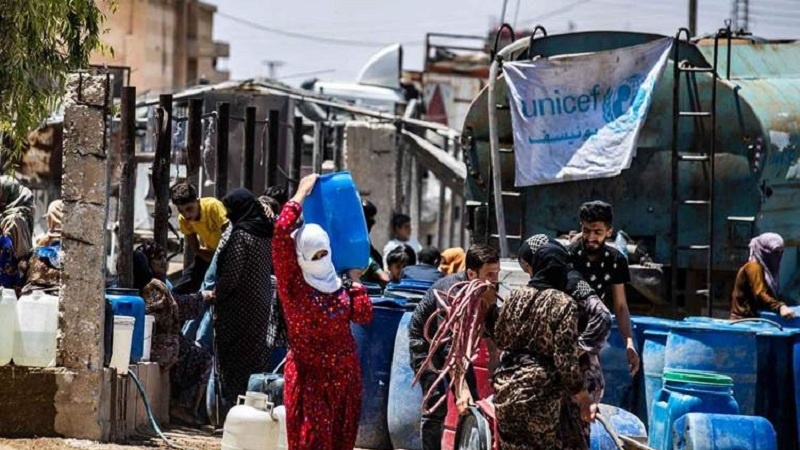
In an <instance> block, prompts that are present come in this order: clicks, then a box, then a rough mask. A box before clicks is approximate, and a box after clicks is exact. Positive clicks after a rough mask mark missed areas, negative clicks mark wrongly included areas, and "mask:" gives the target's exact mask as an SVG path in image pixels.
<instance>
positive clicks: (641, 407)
mask: <svg viewBox="0 0 800 450" xmlns="http://www.w3.org/2000/svg"><path fill="white" fill-rule="evenodd" d="M631 323H632V324H633V325H634V327H633V336H634V337H635V339H636V351H637V352H639V356H640V357H641V359H642V367H640V368H639V374H638V375H637V376H636V380H635V382H636V383H637V385H638V388H637V389H636V393H637V396H636V397H637V398H636V415H637V416H638V417H639V419H641V420H642V422H644V423H645V424H647V423H649V417H650V404H651V402H652V401H653V396H654V395H655V393H656V391H658V390H659V389H661V372H662V371H663V369H664V350H665V347H666V340H667V335H668V334H669V329H670V327H672V325H674V324H676V323H680V322H679V321H677V320H673V319H664V318H661V317H649V316H631ZM648 331H652V332H660V333H663V334H662V335H661V336H660V337H658V335H653V336H652V337H651V341H653V342H651V343H650V344H651V345H650V355H649V356H645V353H646V352H645V347H647V336H646V334H647V332H648ZM661 341H663V342H661ZM657 342H660V343H661V344H660V345H655V346H654V344H656V343H657ZM648 361H649V367H648ZM648 373H650V374H651V375H653V376H657V379H654V378H650V380H649V381H650V382H651V386H654V387H655V389H652V390H651V391H648V387H647V386H648V384H647V383H648V378H647V374H648ZM652 383H655V384H652Z"/></svg>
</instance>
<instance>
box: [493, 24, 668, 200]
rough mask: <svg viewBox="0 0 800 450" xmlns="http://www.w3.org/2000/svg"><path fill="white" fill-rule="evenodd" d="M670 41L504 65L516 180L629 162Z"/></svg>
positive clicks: (542, 180)
mask: <svg viewBox="0 0 800 450" xmlns="http://www.w3.org/2000/svg"><path fill="white" fill-rule="evenodd" d="M671 46H672V40H671V39H669V38H665V39H660V40H657V41H653V42H650V43H647V44H642V45H637V46H633V47H626V48H621V49H617V50H611V51H607V52H600V53H593V54H588V55H578V56H569V57H564V58H558V59H550V60H548V59H542V60H537V61H530V62H510V63H506V64H504V65H503V72H504V73H505V79H506V83H507V84H508V92H509V101H510V102H511V104H512V105H511V111H512V113H511V114H512V125H513V128H514V153H515V158H516V167H517V169H516V183H515V184H516V185H517V186H532V185H538V184H549V183H560V182H564V181H570V180H583V179H589V178H607V177H613V176H616V175H619V173H620V172H621V171H622V170H624V169H627V168H628V167H630V165H631V161H632V160H633V157H634V156H635V153H636V139H637V137H638V135H639V131H640V130H641V128H642V125H643V123H644V120H645V118H646V116H647V110H648V109H649V107H650V101H651V97H652V93H653V87H654V86H655V83H656V81H657V80H658V78H659V77H660V76H661V73H662V72H663V71H664V66H665V65H666V62H667V58H668V56H669V51H670V48H671Z"/></svg>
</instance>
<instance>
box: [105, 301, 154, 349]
mask: <svg viewBox="0 0 800 450" xmlns="http://www.w3.org/2000/svg"><path fill="white" fill-rule="evenodd" d="M106 299H107V300H108V301H109V302H110V303H111V309H112V310H113V311H114V315H116V316H128V317H133V318H134V319H136V321H135V322H134V323H133V340H132V341H131V364H135V363H137V362H139V361H140V360H141V359H142V352H143V350H144V315H145V305H144V299H143V298H142V297H140V296H139V291H138V290H136V289H121V288H110V289H106Z"/></svg>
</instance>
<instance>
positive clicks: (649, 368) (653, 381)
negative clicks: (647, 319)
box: [639, 330, 669, 420]
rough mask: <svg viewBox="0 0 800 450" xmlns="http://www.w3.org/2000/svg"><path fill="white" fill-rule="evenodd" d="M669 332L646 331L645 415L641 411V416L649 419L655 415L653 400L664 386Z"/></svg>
mask: <svg viewBox="0 0 800 450" xmlns="http://www.w3.org/2000/svg"><path fill="white" fill-rule="evenodd" d="M668 337H669V333H668V332H664V331H656V330H651V331H646V332H645V333H644V350H643V351H642V366H643V367H642V369H643V373H642V375H643V376H642V378H643V380H644V395H643V396H642V397H644V402H645V409H644V417H642V414H641V412H640V413H639V418H641V419H642V420H645V419H647V420H649V419H650V417H652V416H653V401H654V400H655V398H656V393H658V391H659V389H661V388H662V387H663V386H664V380H663V379H662V377H663V375H664V353H665V351H666V348H667V338H668Z"/></svg>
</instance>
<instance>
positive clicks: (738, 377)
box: [664, 322, 758, 415]
mask: <svg viewBox="0 0 800 450" xmlns="http://www.w3.org/2000/svg"><path fill="white" fill-rule="evenodd" d="M671 369H678V370H695V371H704V372H713V373H717V374H721V375H727V376H729V377H730V378H732V379H733V383H734V384H735V385H736V389H735V390H734V391H733V395H734V397H735V398H736V402H737V403H738V405H739V408H740V411H741V412H742V414H746V415H754V414H755V408H756V391H757V386H756V382H757V375H758V341H757V332H756V331H753V330H752V329H751V328H750V327H735V326H730V325H728V324H720V323H711V322H708V323H699V322H697V323H687V322H685V323H680V324H676V325H675V326H674V327H673V328H672V330H671V331H670V334H669V338H667V348H666V353H665V357H664V370H665V371H666V370H671ZM711 412H713V411H711Z"/></svg>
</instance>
